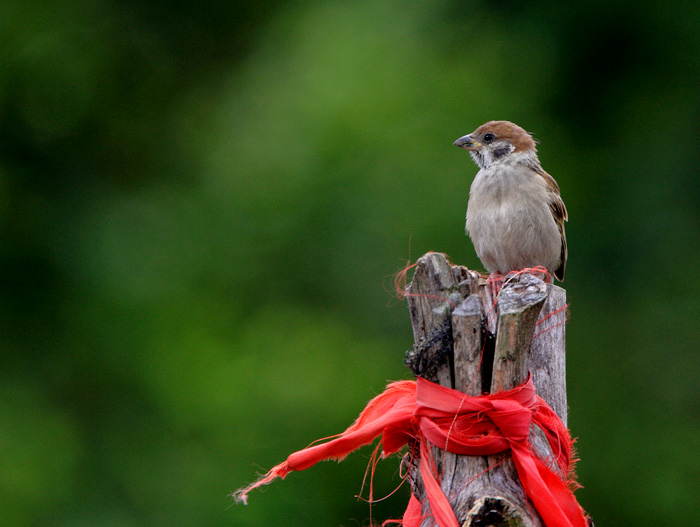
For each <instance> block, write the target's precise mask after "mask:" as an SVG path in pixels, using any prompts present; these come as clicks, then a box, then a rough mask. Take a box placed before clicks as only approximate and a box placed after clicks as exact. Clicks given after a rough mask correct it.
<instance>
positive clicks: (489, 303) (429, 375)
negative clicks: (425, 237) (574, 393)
mask: <svg viewBox="0 0 700 527" xmlns="http://www.w3.org/2000/svg"><path fill="white" fill-rule="evenodd" d="M499 285H500V286H501V287H500V291H498V292H496V287H494V284H492V283H489V282H488V281H487V280H485V279H483V278H481V277H480V275H479V274H478V273H476V272H475V271H470V270H469V269H467V268H466V267H462V266H455V265H452V264H450V263H449V262H448V261H447V259H446V258H445V256H444V255H442V254H440V253H428V254H426V255H425V256H423V257H422V258H421V259H420V260H418V263H417V265H416V269H415V273H414V275H413V280H412V282H411V283H410V284H409V285H408V287H407V290H406V293H407V300H408V307H409V311H410V316H411V323H412V325H413V336H414V346H413V349H411V350H409V351H408V352H407V353H406V363H407V365H408V366H409V367H410V368H411V369H412V370H413V371H414V373H416V375H420V376H421V377H424V378H426V379H428V380H430V381H433V382H437V383H438V384H441V385H443V386H447V387H450V388H454V389H456V390H459V391H461V392H464V393H467V394H468V395H471V396H477V395H480V394H482V393H497V392H500V391H504V390H508V389H510V388H514V387H515V386H517V385H519V384H521V383H522V382H523V381H525V380H526V378H527V375H528V372H529V373H530V374H531V375H532V377H533V381H534V383H535V387H536V389H537V393H538V395H539V396H540V397H542V398H543V399H544V400H545V401H546V402H547V403H548V404H549V405H550V406H551V407H552V409H553V410H554V411H555V412H556V413H557V415H558V416H559V417H560V418H561V419H562V421H563V422H564V423H566V417H567V415H566V414H567V406H566V372H565V328H566V326H565V323H564V322H565V320H566V292H565V291H564V289H562V288H560V287H557V286H555V285H552V284H546V283H545V282H543V281H542V280H540V279H539V278H537V277H535V276H533V275H531V274H520V275H512V276H508V277H506V279H505V280H504V281H503V283H502V284H499ZM541 435H542V434H541V432H540V431H539V430H536V429H535V430H533V431H531V436H532V439H531V441H532V443H533V444H534V445H535V448H536V450H537V451H538V453H539V454H540V455H541V457H542V458H543V459H551V452H549V451H548V449H549V446H548V444H547V442H546V441H545V440H544V439H543V437H541ZM433 450H434V457H435V461H436V466H437V471H438V474H439V479H438V480H439V481H440V485H441V487H442V489H443V492H444V494H445V496H447V498H448V499H449V501H450V504H451V505H452V508H453V510H454V511H455V514H456V516H457V518H458V520H459V521H460V524H461V525H462V526H463V527H481V526H515V525H518V526H523V527H539V526H541V525H542V522H541V519H540V518H539V516H538V515H537V513H536V512H535V511H534V510H533V508H532V506H528V503H527V499H526V497H525V494H524V492H523V489H522V486H521V484H520V481H519V479H518V476H517V473H516V470H515V466H514V465H513V462H512V461H511V459H510V457H509V455H507V454H501V455H497V456H461V455H456V454H452V453H450V452H445V451H443V450H440V449H438V448H434V449H433ZM416 465H417V464H415V463H414V464H413V465H411V466H410V468H409V471H410V478H409V479H410V480H411V485H412V488H413V493H414V495H415V496H416V497H417V498H419V499H420V500H421V502H422V503H423V504H424V505H423V514H424V518H425V519H424V521H423V523H422V526H423V527H428V526H430V525H433V519H432V518H431V517H430V512H429V508H428V504H427V500H426V499H425V490H424V488H423V484H422V478H421V475H420V470H419V468H418V467H417V466H416Z"/></svg>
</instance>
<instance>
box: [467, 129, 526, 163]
mask: <svg viewBox="0 0 700 527" xmlns="http://www.w3.org/2000/svg"><path fill="white" fill-rule="evenodd" d="M454 144H455V146H459V147H460V148H464V149H465V150H468V151H469V153H470V154H471V156H472V158H473V159H474V162H475V163H476V164H477V165H479V167H480V168H488V167H489V166H491V165H493V164H494V163H499V162H513V163H517V162H518V160H519V159H521V158H523V161H525V159H524V158H525V157H531V156H533V155H534V156H535V159H536V156H537V154H536V152H537V147H536V146H535V140H534V139H533V138H532V136H531V135H530V134H528V133H527V132H526V131H525V130H523V129H522V128H520V127H519V126H518V125H517V124H513V123H511V122H509V121H489V122H488V123H486V124H482V125H481V126H480V127H479V128H477V129H476V130H474V131H473V132H472V133H471V134H468V135H465V136H464V137H460V138H459V139H457V140H456V141H455V142H454ZM512 154H524V155H522V156H521V155H515V156H514V155H512Z"/></svg>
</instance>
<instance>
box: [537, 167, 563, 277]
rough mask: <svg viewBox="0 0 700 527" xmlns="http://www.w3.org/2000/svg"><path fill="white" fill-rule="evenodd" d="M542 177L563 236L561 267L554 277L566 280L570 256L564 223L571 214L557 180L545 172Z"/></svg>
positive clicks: (553, 213) (555, 219) (541, 173)
mask: <svg viewBox="0 0 700 527" xmlns="http://www.w3.org/2000/svg"><path fill="white" fill-rule="evenodd" d="M538 173H539V174H540V176H542V178H543V179H544V180H545V183H546V184H547V190H548V191H549V192H548V194H549V210H550V211H551V212H552V216H553V217H554V221H555V222H556V224H557V227H558V228H559V234H560V235H561V259H560V263H559V267H557V269H556V270H555V271H554V276H556V277H557V278H558V279H559V280H560V281H563V280H564V270H565V268H566V258H567V256H568V251H567V248H566V233H565V232H564V222H565V221H568V219H569V214H568V213H567V212H566V205H564V201H563V200H562V199H561V195H560V193H559V185H557V182H556V181H555V179H554V178H553V177H552V176H550V175H549V174H547V172H545V171H544V170H541V171H538Z"/></svg>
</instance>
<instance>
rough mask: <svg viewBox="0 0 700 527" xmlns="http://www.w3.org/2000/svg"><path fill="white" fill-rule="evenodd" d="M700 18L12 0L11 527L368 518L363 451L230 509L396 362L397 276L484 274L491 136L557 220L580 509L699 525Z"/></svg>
mask: <svg viewBox="0 0 700 527" xmlns="http://www.w3.org/2000/svg"><path fill="white" fill-rule="evenodd" d="M698 27H700V4H697V2H691V1H682V0H681V1H678V2H675V3H673V5H668V4H661V3H658V5H655V4H651V5H646V6H641V5H640V4H637V3H632V2H603V1H599V0H593V1H592V2H586V3H578V4H577V3H561V2H541V3H538V4H537V5H532V4H531V3H527V2H520V1H515V0H513V1H505V0H499V1H493V2H488V3H487V2H473V1H459V2H458V1H451V2H433V1H428V2H420V3H418V2H414V3H405V2H397V1H388V0H380V1H374V2H370V1H367V0H360V1H358V2H341V1H336V0H331V1H329V2H309V1H306V2H305V1H296V2H291V3H283V2H279V1H271V0H262V1H258V2H255V3H253V2H248V3H245V2H231V1H228V2H223V1H221V0H216V1H213V2H208V3H205V4H201V5H199V4H195V3H191V2H184V1H180V0H174V1H167V0H146V1H139V2H136V1H134V0H120V1H113V2H108V1H106V0H72V1H66V0H56V1H54V2H44V1H40V0H21V1H19V0H4V1H3V2H2V3H1V4H0V236H1V237H2V244H1V245H0V270H1V273H0V277H1V280H2V288H1V289H0V310H1V312H2V317H1V319H0V328H1V331H0V338H1V339H2V364H3V367H2V370H1V371H0V459H2V470H0V517H2V518H3V524H6V525H13V526H18V527H20V526H35V525H53V526H58V527H69V526H70V527H78V526H87V525H89V526H91V527H96V526H103V525H104V526H107V525H110V526H112V525H120V526H122V525H123V526H135V527H136V526H138V527H141V526H162V525H186V526H199V525H202V526H203V525H207V526H214V525H221V526H225V525H237V526H247V525H249V526H253V525H256V526H258V525H274V524H285V525H291V526H294V525H299V526H301V525H308V524H312V525H367V524H368V518H369V508H368V506H367V504H366V503H364V502H362V501H358V500H356V499H354V497H353V496H354V495H356V494H358V493H359V491H360V486H361V480H362V475H363V474H364V470H365V467H366V464H367V460H368V456H369V454H370V452H371V449H365V451H363V452H361V453H359V454H356V455H354V456H351V457H350V458H349V459H348V460H346V461H345V462H344V463H342V464H340V465H335V464H322V465H321V466H318V467H315V468H314V469H312V470H310V471H307V472H304V473H301V474H294V475H291V476H290V477H289V478H288V480H287V481H286V482H284V483H277V484H275V485H273V486H272V487H270V488H267V489H266V490H265V492H257V493H255V494H254V495H253V496H251V504H250V505H249V506H248V507H243V506H235V507H230V499H229V498H228V496H227V494H228V493H229V492H231V491H233V490H235V489H236V488H237V487H239V486H242V485H243V484H245V483H247V482H249V481H251V480H252V479H253V478H254V477H255V474H256V472H260V471H263V470H265V469H267V468H269V467H270V466H272V465H273V464H275V463H277V462H279V461H280V460H281V459H283V458H284V457H285V456H286V455H287V454H288V453H289V452H291V451H293V450H296V449H298V448H301V447H304V446H306V445H307V444H308V443H309V442H310V441H312V440H313V439H316V438H318V437H325V436H328V435H331V434H334V433H337V432H339V431H341V430H342V429H343V428H344V427H345V426H347V425H348V424H349V423H350V422H351V421H352V420H353V418H354V417H355V416H356V415H357V413H358V412H359V411H360V409H361V408H362V406H363V404H364V403H365V402H366V401H367V400H368V399H369V398H370V397H372V396H373V395H374V394H376V393H378V392H379V391H381V390H382V388H383V386H384V384H385V382H386V381H387V380H391V379H398V378H405V377H408V372H407V371H406V369H405V368H404V366H403V365H402V357H403V352H404V350H405V349H406V348H407V347H409V346H410V344H411V341H412V336H411V330H410V324H409V322H408V316H407V312H406V309H405V306H404V305H402V304H401V303H400V302H398V301H397V300H394V299H392V294H391V292H390V290H391V288H392V284H391V277H392V275H393V274H394V273H395V272H396V271H397V270H399V269H400V268H402V267H403V266H404V265H405V263H406V261H407V260H409V259H414V260H415V259H416V258H417V257H418V256H420V255H421V254H423V253H424V252H426V251H428V250H436V251H442V252H446V253H448V254H449V255H451V256H452V258H453V259H454V261H456V262H458V263H462V264H465V265H468V266H470V267H471V268H476V269H478V268H480V264H479V262H478V260H477V259H476V256H475V255H474V252H473V249H472V247H471V245H470V243H469V242H468V240H467V238H465V236H464V231H463V224H464V210H465V207H466V202H467V193H468V187H469V184H470V181H471V177H472V176H473V174H474V173H475V172H476V168H475V167H474V166H473V165H472V164H471V162H470V160H469V158H468V156H466V155H465V154H464V152H461V151H459V150H457V149H455V148H454V147H453V146H452V144H451V143H452V141H453V140H454V139H455V138H457V137H459V136H460V135H463V134H464V133H467V132H469V131H471V130H473V129H474V128H475V127H476V126H478V125H479V124H481V123H482V122H484V121H486V120H489V119H510V120H513V121H515V122H517V123H519V124H521V125H522V126H524V127H525V128H526V129H528V130H532V131H534V132H535V135H536V137H537V138H538V139H539V141H540V142H541V144H540V157H541V159H542V161H543V164H544V166H545V167H546V169H547V170H548V171H549V172H550V173H551V174H553V175H554V176H555V177H556V178H557V180H558V182H559V184H560V186H561V188H562V194H563V196H564V199H565V201H566V203H567V206H568V208H569V215H570V223H569V226H568V231H567V232H568V238H569V247H570V260H569V266H568V269H567V281H566V283H565V285H566V288H567V290H568V293H569V298H570V302H571V306H570V308H571V319H570V321H569V324H568V357H569V404H570V407H571V414H570V426H571V428H572V431H573V433H574V435H576V436H579V441H578V443H577V445H578V451H579V454H580V457H581V458H582V461H581V462H580V464H579V476H580V479H581V482H582V483H583V485H584V486H585V488H583V489H582V490H580V491H579V492H578V496H579V498H580V501H581V502H582V504H583V505H584V507H585V508H586V509H587V510H588V511H589V512H590V513H591V514H592V516H593V517H594V519H595V522H596V525H597V526H599V527H604V526H606V525H615V526H617V527H619V526H625V525H635V526H646V525H648V526H651V525H658V524H669V525H670V524H675V523H686V522H687V521H688V518H694V517H697V515H698V513H700V508H699V506H698V501H697V483H698V481H700V455H699V454H698V451H697V437H698V435H699V434H700V418H699V417H698V416H699V415H700V383H698V382H697V376H698V367H699V365H700V359H698V353H697V351H696V347H697V344H696V343H697V341H698V340H699V337H700V323H699V322H698V313H700V286H699V285H698V281H697V280H695V281H694V279H693V278H692V273H693V272H694V271H695V270H698V269H699V268H700V252H699V251H698V247H700V178H698V168H697V167H698V166H700V97H698V93H697V91H698V86H699V85H700V32H698ZM677 270H678V273H676V271H677ZM672 273H676V274H674V275H672ZM399 479H400V478H399V476H398V462H397V461H396V460H395V459H393V460H388V461H385V462H383V463H382V464H381V466H380V468H379V470H378V475H377V480H376V482H375V495H377V496H381V495H384V494H388V493H389V492H390V491H391V490H392V489H393V488H394V487H395V486H396V485H397V484H398V482H399ZM364 495H365V496H366V490H365V491H364ZM406 498H407V490H406V489H405V488H404V489H402V490H401V491H400V492H399V493H397V494H396V495H395V496H393V497H392V498H391V499H390V500H387V502H382V503H380V504H377V505H376V506H375V507H374V508H373V518H374V520H375V521H379V520H383V519H385V518H388V517H397V516H399V515H400V514H401V511H402V508H403V506H404V504H405V502H406Z"/></svg>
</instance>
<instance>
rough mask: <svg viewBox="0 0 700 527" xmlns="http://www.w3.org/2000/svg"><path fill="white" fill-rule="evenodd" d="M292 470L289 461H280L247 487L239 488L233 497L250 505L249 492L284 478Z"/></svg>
mask: <svg viewBox="0 0 700 527" xmlns="http://www.w3.org/2000/svg"><path fill="white" fill-rule="evenodd" d="M290 472H291V469H290V468H289V463H288V462H287V461H285V462H284V463H280V464H279V465H277V466H275V467H272V468H271V469H270V471H269V472H268V473H267V474H265V475H264V476H261V477H260V478H259V479H258V480H257V481H256V482H255V483H251V484H250V485H248V486H247V487H243V488H242V489H238V490H237V491H236V492H234V493H233V494H231V497H232V498H233V499H234V500H235V501H236V503H242V504H243V505H248V494H249V493H250V492H251V491H252V490H255V489H257V488H258V487H262V486H263V485H269V484H270V483H272V482H273V481H275V480H276V479H277V478H280V479H284V478H285V477H286V476H287V474H289V473H290Z"/></svg>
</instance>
